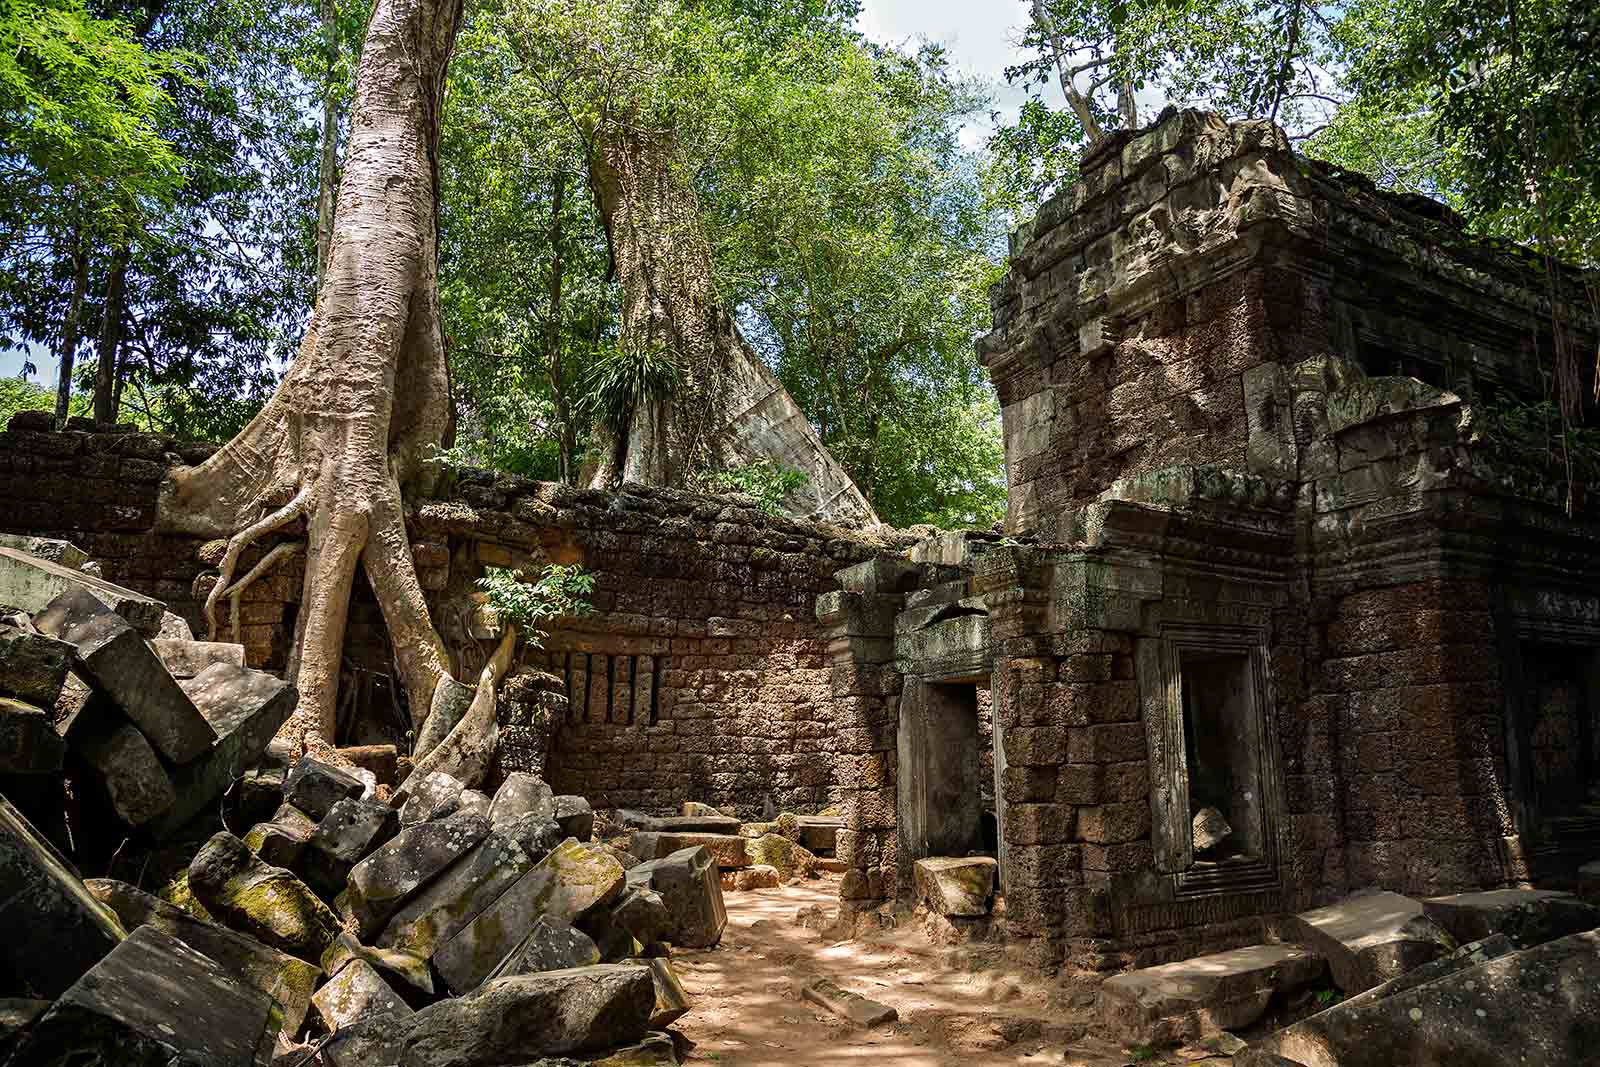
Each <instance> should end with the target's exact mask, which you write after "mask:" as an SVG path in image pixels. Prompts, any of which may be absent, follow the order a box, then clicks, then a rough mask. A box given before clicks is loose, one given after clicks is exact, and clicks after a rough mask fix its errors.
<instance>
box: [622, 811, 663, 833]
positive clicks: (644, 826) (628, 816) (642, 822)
mask: <svg viewBox="0 0 1600 1067" xmlns="http://www.w3.org/2000/svg"><path fill="white" fill-rule="evenodd" d="M611 821H612V822H614V823H616V824H617V825H618V826H620V827H622V828H623V829H625V830H654V829H655V828H656V823H657V821H658V820H657V819H656V817H655V816H653V815H646V814H645V813H644V812H642V811H635V810H633V809H632V808H618V809H617V810H616V811H614V812H612V813H611Z"/></svg>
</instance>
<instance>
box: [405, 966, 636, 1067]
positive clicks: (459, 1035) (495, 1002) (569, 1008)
mask: <svg viewBox="0 0 1600 1067" xmlns="http://www.w3.org/2000/svg"><path fill="white" fill-rule="evenodd" d="M654 1008H655V986H654V984H653V983H652V981H651V979H650V972H649V971H648V970H646V969H645V968H643V967H632V966H627V965H622V964H612V965H608V964H601V965H599V966H595V967H581V968H577V969H574V970H567V971H544V972H542V973H539V974H525V975H517V976H515V977H510V978H496V979H495V980H494V981H492V982H488V983H486V984H485V985H484V986H483V988H481V989H480V990H479V991H478V992H476V993H474V994H473V995H472V996H469V997H459V998H456V999H452V1000H444V1001H440V1002H439V1003H438V1004H434V1005H432V1006H431V1007H428V1008H424V1009H423V1010H422V1011H419V1012H417V1014H416V1015H415V1016H414V1017H413V1020H412V1025H411V1026H410V1028H409V1031H408V1033H407V1034H406V1036H405V1039H404V1041H403V1042H402V1049H401V1054H400V1056H399V1057H398V1059H397V1061H396V1062H399V1063H402V1064H419V1065H420V1064H427V1065H428V1067H477V1065H486V1064H516V1063H529V1062H532V1061H533V1060H537V1059H538V1058H539V1057H541V1056H558V1055H563V1054H566V1053H574V1052H598V1051H601V1050H603V1049H609V1048H614V1047H616V1046H618V1045H626V1044H629V1043H631V1042H634V1041H638V1040H639V1039H640V1038H641V1037H643V1036H644V1033H645V1031H646V1030H647V1029H648V1028H649V1025H650V1014H651V1012H652V1011H653V1010H654Z"/></svg>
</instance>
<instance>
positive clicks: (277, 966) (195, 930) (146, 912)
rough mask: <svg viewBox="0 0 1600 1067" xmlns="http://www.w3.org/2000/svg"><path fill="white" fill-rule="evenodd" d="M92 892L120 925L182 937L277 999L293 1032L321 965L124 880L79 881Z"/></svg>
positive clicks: (301, 1018) (286, 1028)
mask: <svg viewBox="0 0 1600 1067" xmlns="http://www.w3.org/2000/svg"><path fill="white" fill-rule="evenodd" d="M84 886H85V888H87V889H88V890H89V892H90V893H92V894H93V895H94V897H95V898H96V899H97V900H99V901H100V902H101V903H103V904H105V905H106V907H108V908H111V909H112V910H113V911H115V912H116V913H117V917H118V918H119V919H121V920H122V925H123V928H124V929H127V930H136V929H138V928H139V927H141V926H153V927H155V928H156V929H158V930H161V931H163V932H164V933H168V934H171V935H172V936H173V937H175V938H177V939H178V940H179V941H182V942H183V943H184V944H186V945H188V946H189V947H190V948H192V949H194V950H195V951H196V952H198V953H200V954H201V955H202V956H205V957H206V958H207V959H210V960H212V961H214V962H216V963H218V964H220V965H221V966H222V968H223V970H225V971H227V973H228V974H230V975H232V976H233V977H235V978H237V979H239V980H240V981H242V982H244V983H245V984H246V985H248V986H250V987H252V988H254V989H259V990H261V991H262V992H263V993H265V994H267V996H269V997H271V998H272V999H273V1000H274V1001H276V1002H277V1004H278V1007H279V1009H280V1010H281V1011H282V1013H283V1030H284V1032H285V1033H289V1034H293V1033H297V1032H298V1031H299V1029H300V1024H301V1023H302V1022H304V1021H305V1017H306V1011H307V1010H308V1009H309V1007H310V1005H311V991H312V990H313V989H315V988H316V985H317V979H318V978H320V977H321V975H322V972H321V970H320V969H319V968H318V967H317V966H316V965H314V964H310V963H307V962H305V961H304V960H298V959H295V958H294V957H293V956H290V955H288V954H287V953H284V952H280V951H278V950H277V949H275V948H272V947H271V946H270V945H264V944H262V943H261V942H260V941H257V940H256V939H255V938H253V937H246V936H245V935H244V934H241V933H239V932H238V931H235V930H230V929H228V928H227V927H225V926H218V925H217V924H215V923H208V922H204V921H202V920H200V919H197V918H195V917H194V916H193V915H190V914H189V913H188V912H186V911H184V910H183V909H182V908H180V907H178V906H177V905H175V904H169V903H167V902H166V901H164V900H161V899H160V898H159V897H154V896H151V895H150V894H149V893H146V892H144V891H143V890H140V889H137V888H135V887H133V886H131V885H129V884H128V883H126V882H118V881H115V880H113V879H110V878H91V879H89V880H88V881H87V882H85V883H84Z"/></svg>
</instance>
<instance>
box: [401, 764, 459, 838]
mask: <svg viewBox="0 0 1600 1067" xmlns="http://www.w3.org/2000/svg"><path fill="white" fill-rule="evenodd" d="M406 785H407V788H409V789H411V790H413V791H412V793H411V796H410V797H408V798H407V799H406V802H405V804H404V805H403V806H402V807H401V808H400V825H401V826H402V827H408V826H415V825H417V824H418V823H421V822H430V821H432V820H433V819H442V818H444V817H445V816H446V815H449V814H451V813H453V812H454V811H455V810H456V809H457V808H458V807H460V806H461V794H462V792H463V791H464V790H465V789H466V786H464V785H462V784H461V780H460V779H459V778H456V777H455V776H453V775H449V774H446V773H445V772H443V771H434V772H433V773H432V774H430V775H428V776H427V777H426V778H424V779H423V780H422V781H421V782H418V783H416V784H415V785H412V783H410V782H407V783H406Z"/></svg>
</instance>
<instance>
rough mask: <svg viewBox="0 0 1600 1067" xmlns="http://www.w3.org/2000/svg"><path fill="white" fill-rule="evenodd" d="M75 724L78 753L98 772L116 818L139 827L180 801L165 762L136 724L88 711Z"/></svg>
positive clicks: (76, 750) (75, 743) (73, 737)
mask: <svg viewBox="0 0 1600 1067" xmlns="http://www.w3.org/2000/svg"><path fill="white" fill-rule="evenodd" d="M76 722H77V723H78V724H81V725H78V726H76V727H75V728H74V729H73V730H72V732H71V736H72V748H73V753H74V755H76V756H77V757H78V758H79V759H81V760H82V761H83V762H84V763H85V764H87V765H88V766H89V767H90V768H91V769H92V770H93V771H94V775H95V778H96V780H97V781H98V782H99V783H100V784H101V786H103V787H104V789H105V793H106V797H107V799H109V800H110V802H111V808H112V810H113V811H115V812H116V813H117V818H119V819H121V820H122V821H123V822H124V823H126V824H127V825H129V826H131V827H134V828H136V829H137V828H140V827H143V826H145V825H146V824H147V823H151V822H154V821H155V820H156V819H157V818H158V817H160V816H162V815H165V814H166V813H167V812H168V811H170V810H171V809H172V807H173V806H174V805H175V804H176V803H177V802H178V792H177V790H176V789H174V788H173V785H172V779H171V777H170V776H169V775H168V774H167V768H166V765H165V764H163V763H162V762H161V759H160V757H158V756H157V755H156V752H155V749H154V748H152V747H151V745H150V742H149V741H148V740H146V739H145V736H144V734H142V733H140V732H139V731H138V730H136V729H134V727H133V725H132V724H131V723H127V722H121V721H119V720H117V719H116V718H114V717H112V716H105V717H104V718H101V717H98V716H96V717H95V718H94V719H92V720H90V719H87V717H86V716H85V715H79V716H78V719H77V720H76Z"/></svg>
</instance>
